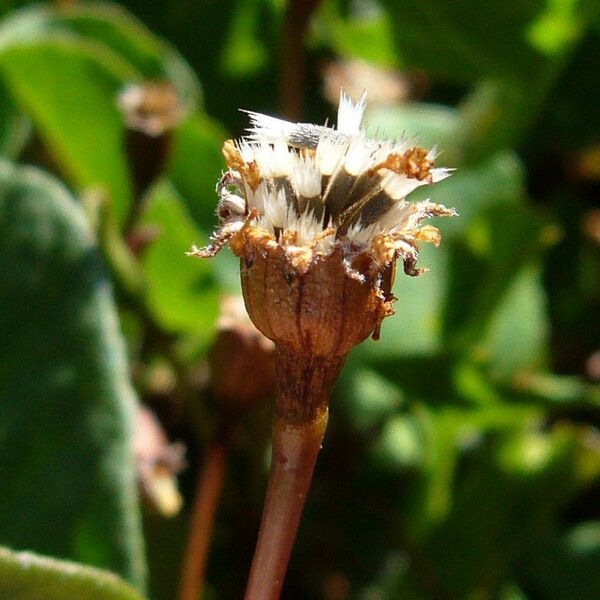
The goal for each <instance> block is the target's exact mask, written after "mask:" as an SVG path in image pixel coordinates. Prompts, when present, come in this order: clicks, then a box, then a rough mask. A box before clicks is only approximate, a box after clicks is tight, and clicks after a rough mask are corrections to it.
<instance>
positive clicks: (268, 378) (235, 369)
mask: <svg viewBox="0 0 600 600" xmlns="http://www.w3.org/2000/svg"><path fill="white" fill-rule="evenodd" d="M209 369H210V375H209V378H210V381H209V385H210V389H211V392H212V394H213V396H214V397H215V398H216V399H217V400H218V401H220V402H222V403H224V404H225V406H226V408H227V409H229V410H239V409H243V408H247V407H249V406H251V405H254V404H256V403H259V402H261V401H263V400H266V399H267V398H270V397H272V396H273V395H274V394H275V358H274V344H273V342H271V341H270V340H268V339H267V338H266V337H265V336H264V335H263V334H262V333H260V331H258V330H257V329H256V327H254V325H253V324H252V322H251V321H250V319H249V318H248V314H247V313H246V309H245V308H244V302H243V300H242V299H241V298H239V297H233V296H228V297H225V298H223V300H222V301H221V316H220V318H219V321H218V323H217V336H216V339H215V342H214V344H213V347H212V350H211V352H210V357H209Z"/></svg>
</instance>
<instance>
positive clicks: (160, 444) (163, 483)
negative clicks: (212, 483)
mask: <svg viewBox="0 0 600 600" xmlns="http://www.w3.org/2000/svg"><path fill="white" fill-rule="evenodd" d="M134 443H135V456H136V462H137V468H138V476H139V486H140V492H141V494H142V498H143V499H144V500H145V501H146V502H147V504H149V505H150V506H151V507H152V508H153V509H155V510H156V511H157V512H159V513H160V514H162V515H163V516H165V517H173V516H175V515H176V514H177V513H178V512H179V510H180V508H181V505H182V503H183V500H182V498H181V495H180V493H179V490H178V488H177V473H179V472H180V471H181V470H182V469H183V467H184V466H185V461H184V453H185V450H184V447H183V445H182V444H180V443H174V444H169V441H168V439H167V435H166V433H165V432H164V430H163V428H162V427H161V425H160V423H159V422H158V419H157V418H156V417H155V416H154V414H153V413H152V411H151V410H150V409H148V408H147V407H145V406H140V407H139V410H138V414H137V423H136V431H135V442H134Z"/></svg>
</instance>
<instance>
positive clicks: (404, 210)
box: [190, 92, 456, 356]
mask: <svg viewBox="0 0 600 600" xmlns="http://www.w3.org/2000/svg"><path fill="white" fill-rule="evenodd" d="M365 101H366V96H365V95H363V97H362V98H361V99H360V101H359V102H358V103H353V102H352V100H351V99H350V98H349V97H348V96H346V95H345V94H344V93H343V92H342V94H341V97H340V104H339V109H338V124H337V129H335V128H332V127H325V126H320V125H312V124H308V123H290V122H288V121H283V120H281V119H276V118H274V117H269V116H266V115H262V114H259V113H254V112H248V115H249V117H250V122H251V126H250V128H249V129H248V130H247V132H248V133H247V135H246V136H245V137H244V138H242V139H241V140H238V141H232V140H228V141H227V142H225V144H224V146H223V155H224V156H225V160H226V162H227V165H228V167H229V170H228V171H227V172H226V173H225V174H224V175H223V177H222V179H221V180H220V181H219V183H218V184H217V194H218V196H219V204H218V207H217V215H218V218H219V220H220V222H221V227H220V228H219V230H218V231H217V232H216V234H215V236H214V238H213V242H212V244H210V245H209V246H208V247H206V248H204V249H198V248H196V247H194V248H192V251H191V252H190V254H191V255H194V256H199V257H210V256H213V255H214V254H216V253H217V252H218V251H219V250H220V249H221V248H222V247H223V246H225V245H227V244H229V246H230V247H231V249H232V251H233V252H234V253H235V254H236V255H237V256H239V257H240V258H241V269H242V287H243V291H244V298H245V302H246V306H247V308H248V313H249V315H250V317H251V318H252V320H253V321H254V324H255V325H256V326H257V327H258V329H259V330H260V331H262V332H263V333H264V334H265V335H266V336H267V337H268V338H270V339H271V340H273V341H274V342H275V343H276V344H278V345H283V346H285V347H287V348H289V349H292V350H295V351H304V352H307V353H308V352H309V353H312V354H313V355H316V356H345V354H347V352H348V351H349V350H350V349H351V348H352V346H354V345H355V344H357V343H359V342H360V341H362V340H363V339H364V338H365V337H367V336H368V335H370V334H371V333H373V334H374V335H375V337H376V336H377V335H378V332H379V327H380V324H381V321H382V320H383V318H384V317H386V316H388V315H390V314H393V310H392V303H393V302H394V300H395V299H394V298H393V296H392V293H391V286H392V283H393V278H394V270H395V262H396V260H398V259H400V260H401V261H402V262H403V265H404V272H405V273H406V274H408V275H412V276H415V275H420V274H421V273H422V272H423V271H424V269H418V268H417V267H416V263H417V259H418V256H419V246H418V244H419V242H430V243H433V244H434V245H436V246H437V245H439V243H440V239H441V238H440V234H439V231H438V230H437V229H436V228H435V227H433V226H431V225H422V221H423V220H424V219H427V218H429V217H435V216H454V215H455V214H456V212H455V211H454V209H448V208H446V207H445V206H443V205H441V204H434V203H433V202H430V201H429V200H426V201H424V202H416V203H412V202H408V201H407V200H406V197H407V196H408V195H409V194H410V193H411V192H412V191H414V190H415V189H416V188H418V187H420V186H423V185H428V184H432V183H435V182H437V181H441V180H442V179H445V178H446V177H448V176H449V174H450V170H449V169H445V168H435V167H434V161H435V157H436V151H435V149H433V150H425V149H423V148H420V147H416V146H413V145H411V144H410V143H409V142H408V141H406V140H401V141H392V140H374V139H369V138H367V137H366V135H365V131H364V130H363V129H361V123H362V118H363V113H364V109H365Z"/></svg>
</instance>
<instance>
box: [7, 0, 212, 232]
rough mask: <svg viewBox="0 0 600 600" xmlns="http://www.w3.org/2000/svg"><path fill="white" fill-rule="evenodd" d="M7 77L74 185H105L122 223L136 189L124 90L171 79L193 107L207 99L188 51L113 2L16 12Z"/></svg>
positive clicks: (9, 28)
mask: <svg viewBox="0 0 600 600" xmlns="http://www.w3.org/2000/svg"><path fill="white" fill-rule="evenodd" d="M49 72H51V73H52V77H48V76H47V75H48V73H49ZM0 77H2V78H3V80H4V82H5V85H6V87H7V89H8V90H9V91H10V93H11V96H12V97H13V98H14V101H15V102H16V104H17V105H18V106H19V108H20V109H21V110H23V111H24V112H25V113H27V114H28V115H29V116H30V117H31V118H32V120H33V121H34V124H35V126H36V128H37V129H38V130H39V132H40V135H41V137H42V138H43V140H44V141H45V142H46V144H47V146H48V148H49V149H50V152H51V154H52V157H51V159H52V161H56V162H57V163H58V165H59V166H60V168H61V169H62V170H63V171H64V173H65V174H66V177H67V179H68V180H69V182H70V183H72V185H73V186H74V187H76V188H77V189H79V190H82V189H85V188H88V187H93V186H97V187H101V188H103V189H104V191H105V192H107V193H108V194H109V196H110V199H111V201H112V202H113V204H114V206H115V216H116V218H117V220H118V221H119V222H122V221H123V219H124V217H125V215H126V214H127V211H128V207H129V204H130V202H131V193H132V191H131V186H130V181H129V173H128V169H127V161H126V157H125V154H124V150H123V133H124V126H123V119H122V117H121V115H120V113H119V111H118V109H117V106H116V99H117V95H118V93H119V92H120V91H121V90H122V89H123V87H124V86H125V85H126V84H128V83H131V82H132V81H139V80H144V79H146V80H148V79H167V80H170V81H172V82H173V84H174V85H175V87H176V88H177V90H178V92H179V97H180V99H181V101H182V103H183V105H184V106H185V107H186V108H192V107H196V106H197V105H198V103H199V99H200V85H199V83H198V80H197V78H196V77H195V75H194V73H193V72H192V71H191V69H190V67H189V66H188V65H187V63H186V62H185V61H184V60H183V59H182V58H181V56H180V55H179V54H178V53H177V52H176V51H175V50H174V49H173V48H171V46H169V45H168V44H166V43H165V42H163V41H162V40H160V39H159V38H157V37H156V36H154V35H153V34H152V33H151V32H150V31H148V30H147V29H146V28H145V27H144V26H143V25H141V24H140V23H139V22H138V21H137V20H136V19H135V18H134V17H133V16H131V15H130V14H129V13H128V12H127V11H125V10H123V9H122V8H119V7H118V6H116V5H110V4H96V5H85V6H81V5H76V6H71V7H66V8H61V9H55V8H49V7H40V6H34V7H30V8H28V9H26V10H23V11H20V12H18V13H16V14H15V15H13V16H12V17H11V18H9V19H7V20H6V21H5V22H4V23H3V24H2V27H1V28H0Z"/></svg>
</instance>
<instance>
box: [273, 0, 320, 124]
mask: <svg viewBox="0 0 600 600" xmlns="http://www.w3.org/2000/svg"><path fill="white" fill-rule="evenodd" d="M319 3H320V0H291V1H290V2H289V3H288V8H287V10H286V13H285V16H284V22H283V28H282V32H281V77H280V80H279V81H280V99H281V110H282V112H283V114H284V116H285V117H287V118H288V119H291V120H294V121H299V120H300V119H301V118H302V115H303V113H304V93H305V89H306V34H307V32H308V28H309V25H310V18H311V16H312V14H313V12H314V11H315V9H316V8H317V6H318V5H319Z"/></svg>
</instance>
